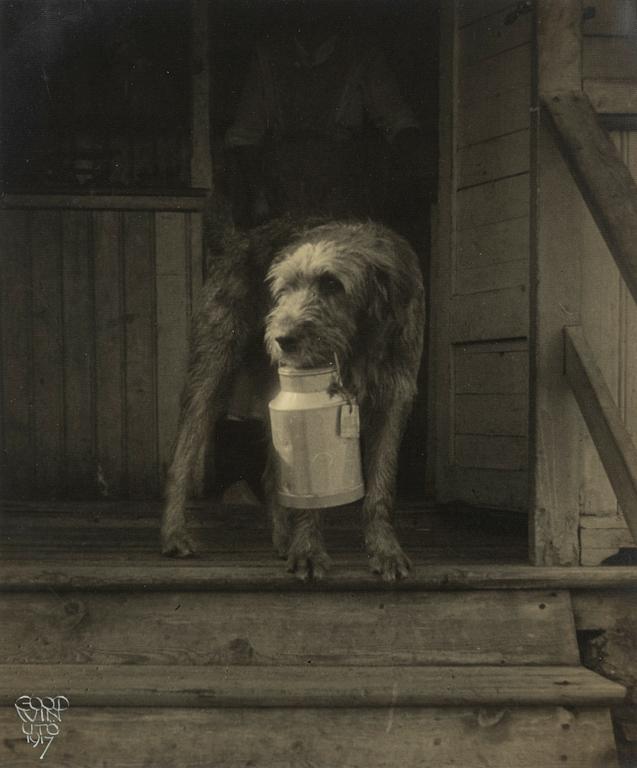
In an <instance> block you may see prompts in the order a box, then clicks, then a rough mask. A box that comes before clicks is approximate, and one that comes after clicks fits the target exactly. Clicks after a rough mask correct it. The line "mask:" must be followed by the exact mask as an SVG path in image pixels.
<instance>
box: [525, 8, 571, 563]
mask: <svg viewBox="0 0 637 768" xmlns="http://www.w3.org/2000/svg"><path fill="white" fill-rule="evenodd" d="M581 22H582V8H581V0H560V2H555V0H537V4H536V37H535V56H536V59H535V65H536V68H535V72H536V82H535V87H534V94H533V107H532V119H531V275H530V286H531V331H530V368H531V382H530V396H531V404H530V409H531V413H530V425H531V428H530V438H529V440H530V445H529V456H530V461H531V466H530V475H531V491H530V496H531V497H530V503H529V511H530V521H529V522H530V549H531V559H532V561H533V562H534V563H535V564H536V565H577V564H578V563H579V543H578V526H579V487H580V469H579V447H580V435H581V431H582V427H583V425H582V420H581V416H580V414H579V411H578V407H577V403H576V402H575V399H574V397H573V395H572V393H571V391H570V388H569V385H568V382H567V381H566V379H565V377H564V375H563V365H564V350H563V335H562V334H563V328H564V326H567V325H575V324H578V323H579V322H580V265H579V255H578V250H579V249H578V241H580V239H581V237H582V233H581V228H580V227H579V226H578V224H579V222H581V221H582V215H583V212H584V209H583V206H584V203H583V201H582V199H581V195H580V194H579V191H578V189H577V187H576V185H575V183H574V182H573V180H572V178H571V175H570V173H569V171H568V168H567V166H566V163H565V162H564V161H563V159H562V157H561V155H560V153H559V150H558V148H557V146H556V144H555V140H554V138H553V136H552V134H551V131H550V127H549V125H548V121H547V119H546V117H545V116H543V115H542V112H541V98H542V96H543V95H544V94H546V93H551V92H554V91H559V90H581V49H582V45H581Z"/></svg>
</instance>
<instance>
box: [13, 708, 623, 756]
mask: <svg viewBox="0 0 637 768" xmlns="http://www.w3.org/2000/svg"><path fill="white" fill-rule="evenodd" d="M0 729H1V731H2V737H3V738H2V741H1V742H0V763H1V764H2V765H7V766H11V768H27V767H28V768H32V766H33V765H35V764H36V763H38V762H39V761H38V757H39V754H40V751H41V748H40V749H36V750H34V749H33V748H32V747H30V746H29V745H27V743H26V742H25V739H24V736H23V734H22V733H21V730H20V721H19V720H18V718H17V716H16V712H15V710H13V708H3V709H2V710H0ZM42 764H43V765H45V766H47V768H87V766H100V768H151V767H152V768H186V766H187V768H246V766H250V768H300V766H308V767H309V766H311V767H312V768H397V766H400V768H563V767H564V766H567V767H568V766H573V768H616V767H617V763H616V757H615V747H614V741H613V731H612V725H611V721H610V716H609V714H608V711H607V710H605V709H601V708H597V707H596V708H584V709H575V710H573V709H571V708H565V707H561V706H547V707H513V708H499V709H492V708H489V709H484V708H475V707H446V708H439V707H431V708H419V707H392V706H388V707H377V708H360V707H359V708H336V709H324V708H294V707H287V708H228V709H219V708H210V709H201V708H200V709H194V708H191V709H184V708H165V709H162V708H136V707H107V708H99V709H97V708H96V709H93V708H89V707H73V704H72V703H71V707H70V708H69V709H68V710H67V711H66V712H64V714H63V716H62V720H61V723H60V734H59V736H56V737H55V740H54V742H53V743H52V745H51V746H50V749H49V750H48V752H47V754H46V755H45V757H44V759H43V760H42Z"/></svg>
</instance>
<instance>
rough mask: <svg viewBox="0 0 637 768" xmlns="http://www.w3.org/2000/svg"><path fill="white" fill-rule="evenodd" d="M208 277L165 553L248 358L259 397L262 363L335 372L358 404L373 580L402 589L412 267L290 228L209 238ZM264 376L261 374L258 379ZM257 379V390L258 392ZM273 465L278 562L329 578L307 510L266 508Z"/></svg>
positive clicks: (333, 227)
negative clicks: (397, 500)
mask: <svg viewBox="0 0 637 768" xmlns="http://www.w3.org/2000/svg"><path fill="white" fill-rule="evenodd" d="M207 234H208V238H207V239H208V257H209V269H208V271H209V276H208V279H207V281H206V283H205V286H204V288H203V291H202V298H201V302H200V307H199V311H198V313H197V315H196V317H195V320H194V323H193V333H192V340H191V349H190V362H189V369H188V377H187V381H186V384H185V387H184V392H183V395H182V405H181V416H180V423H179V429H178V435H177V440H176V443H175V451H174V457H173V460H172V464H171V467H170V469H169V473H168V478H167V486H166V504H165V507H164V513H163V520H162V551H163V552H164V554H167V555H177V556H187V555H190V554H192V553H193V545H192V542H191V540H190V538H189V536H188V533H187V530H186V519H185V505H186V499H187V494H188V491H189V489H190V487H191V484H192V483H193V481H196V480H197V478H196V473H197V467H198V466H201V463H202V462H201V457H202V451H203V450H204V447H205V444H206V437H207V432H208V425H209V424H211V423H214V420H215V419H216V418H218V417H219V416H221V415H223V413H224V410H225V408H226V403H227V398H228V394H229V391H230V389H231V387H232V382H233V377H234V375H235V374H236V371H237V369H238V368H239V366H240V365H243V364H245V361H246V358H249V359H250V361H251V362H252V364H253V376H255V381H263V382H264V386H265V387H269V386H270V384H271V382H272V380H273V379H274V380H275V379H276V375H275V373H273V372H274V368H273V367H271V366H269V365H268V364H267V362H263V361H260V360H259V355H258V354H255V353H254V349H255V340H256V341H257V342H258V347H259V348H261V349H262V348H263V339H264V338H265V348H266V350H267V353H268V355H269V358H270V361H271V362H272V363H273V364H274V365H277V364H281V363H284V364H286V365H290V366H294V367H297V368H311V367H316V366H321V365H325V364H326V363H334V362H336V363H337V365H338V367H339V370H340V374H341V379H342V383H343V387H344V389H345V390H346V391H347V392H348V393H350V394H351V395H353V396H354V397H355V398H356V400H357V401H358V403H359V406H360V413H361V438H362V448H363V462H364V473H365V478H366V487H367V492H366V496H365V499H364V501H363V518H364V536H365V545H366V548H367V552H368V555H369V558H370V566H371V569H372V571H374V572H375V573H379V574H381V575H382V577H383V578H384V579H386V580H393V579H396V578H401V577H405V576H406V575H407V573H408V571H409V567H410V564H409V560H408V558H407V557H406V555H405V554H404V553H403V551H402V549H401V547H400V545H399V543H398V540H397V538H396V534H395V532H394V529H393V526H392V523H391V511H392V506H393V499H394V486H395V478H396V463H397V458H398V450H399V446H400V441H401V437H402V434H403V430H404V427H405V423H406V420H407V417H408V415H409V412H410V409H411V404H412V400H413V398H414V395H415V394H416V381H417V376H418V368H419V364H420V357H421V351H422V341H423V332H424V325H425V305H424V291H423V285H422V278H421V274H420V270H419V267H418V261H417V258H416V255H415V254H414V252H413V251H412V249H411V248H410V247H409V245H408V244H407V242H406V241H405V240H403V239H402V238H401V237H399V236H398V235H396V234H395V233H394V232H392V231H390V230H388V229H386V228H385V227H383V226H380V225H378V224H374V223H370V222H366V223H360V222H336V223H325V224H321V225H319V226H308V227H303V226H298V225H296V224H295V223H294V222H292V221H287V220H279V221H276V222H273V223H271V224H268V225H264V226H262V227H259V228H257V229H255V230H253V231H251V232H249V233H248V234H247V235H241V234H240V233H238V232H236V231H235V230H233V229H232V228H229V227H227V226H226V227H224V228H223V229H222V231H221V234H220V233H219V231H215V230H214V227H213V228H209V230H208V233H207ZM264 368H265V369H266V370H267V369H269V373H268V375H267V376H264ZM266 379H267V383H266V382H265V380H266ZM273 467H274V462H273V461H270V462H269V464H268V470H266V476H265V478H264V480H265V483H264V484H265V492H266V497H267V499H268V507H269V511H270V514H271V518H272V535H273V542H274V545H275V548H276V550H277V551H278V553H279V554H280V555H282V556H287V558H288V568H289V570H290V571H292V572H294V573H295V574H296V575H297V576H299V577H300V578H302V579H306V578H311V577H315V578H318V577H321V576H322V575H323V574H324V573H325V572H326V571H327V569H328V567H329V558H328V556H327V554H326V551H325V547H324V544H323V538H322V535H321V530H320V525H319V513H318V512H317V511H316V510H296V511H294V512H291V511H290V510H288V509H285V508H282V507H280V505H279V504H278V502H277V500H276V492H275V488H276V477H275V471H274V470H273Z"/></svg>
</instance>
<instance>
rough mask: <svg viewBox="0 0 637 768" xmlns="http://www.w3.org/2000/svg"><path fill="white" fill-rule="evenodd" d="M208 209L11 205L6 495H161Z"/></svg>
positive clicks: (4, 306)
mask: <svg viewBox="0 0 637 768" xmlns="http://www.w3.org/2000/svg"><path fill="white" fill-rule="evenodd" d="M200 210H201V200H200V199H197V198H186V197H184V198H108V197H78V198H72V197H67V196H44V195H43V196H30V197H27V196H6V197H5V200H4V204H3V208H2V209H0V244H1V248H2V275H3V279H2V285H1V294H0V300H1V314H0V324H1V328H0V341H1V347H0V365H1V368H0V424H1V425H2V434H1V435H0V448H1V452H0V455H1V457H2V467H1V470H2V472H1V477H2V483H3V487H2V495H3V496H5V497H13V498H27V497H51V496H56V495H60V496H61V495H64V496H68V495H75V496H82V497H94V496H102V497H118V496H132V497H146V496H155V495H157V494H158V492H159V490H160V486H161V482H162V477H163V474H164V469H165V466H166V462H167V460H168V455H169V451H170V445H171V441H172V439H173V436H174V431H175V425H176V419H177V413H178V411H177V409H178V397H179V390H180V388H181V383H182V378H183V372H184V362H185V352H186V348H187V340H188V334H189V323H190V316H191V310H192V304H193V301H194V299H195V296H196V294H197V291H198V290H199V287H200V285H201V282H202V248H201V213H200Z"/></svg>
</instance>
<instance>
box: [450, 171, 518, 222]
mask: <svg viewBox="0 0 637 768" xmlns="http://www.w3.org/2000/svg"><path fill="white" fill-rule="evenodd" d="M528 212H529V176H528V174H526V173H523V174H520V175H519V176H513V177H512V178H509V179H499V180H498V181H494V182H491V183H489V184H481V185H480V186H479V187H470V188H469V189H463V190H461V191H460V192H458V214H457V216H458V230H463V229H469V228H471V227H479V226H482V225H484V224H496V223H497V222H500V221H507V220H508V219H515V218H521V217H522V216H527V215H528Z"/></svg>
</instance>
